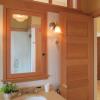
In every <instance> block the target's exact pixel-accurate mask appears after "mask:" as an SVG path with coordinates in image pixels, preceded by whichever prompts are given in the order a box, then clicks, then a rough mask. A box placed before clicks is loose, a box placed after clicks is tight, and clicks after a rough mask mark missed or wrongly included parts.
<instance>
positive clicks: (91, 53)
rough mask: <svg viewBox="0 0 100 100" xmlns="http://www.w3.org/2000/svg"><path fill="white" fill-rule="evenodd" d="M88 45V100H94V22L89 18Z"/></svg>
mask: <svg viewBox="0 0 100 100" xmlns="http://www.w3.org/2000/svg"><path fill="white" fill-rule="evenodd" d="M88 26H89V27H88V33H89V36H88V37H89V44H88V52H89V54H88V57H89V61H88V64H89V69H88V71H89V72H88V73H89V100H94V22H93V18H92V17H89V23H88Z"/></svg>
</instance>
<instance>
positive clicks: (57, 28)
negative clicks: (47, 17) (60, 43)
mask: <svg viewBox="0 0 100 100" xmlns="http://www.w3.org/2000/svg"><path fill="white" fill-rule="evenodd" d="M49 27H50V30H52V31H53V32H55V33H59V34H60V33H61V28H60V26H59V25H57V24H56V23H55V22H52V23H50V24H49Z"/></svg>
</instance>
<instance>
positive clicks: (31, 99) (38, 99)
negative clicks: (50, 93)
mask: <svg viewBox="0 0 100 100" xmlns="http://www.w3.org/2000/svg"><path fill="white" fill-rule="evenodd" d="M25 100H46V98H45V97H42V96H31V97H27V98H26V99H25Z"/></svg>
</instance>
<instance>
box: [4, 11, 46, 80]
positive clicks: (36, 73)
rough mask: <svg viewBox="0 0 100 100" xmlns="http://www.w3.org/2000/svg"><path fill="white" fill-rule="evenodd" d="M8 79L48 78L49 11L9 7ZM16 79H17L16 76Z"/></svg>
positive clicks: (7, 21) (6, 66)
mask: <svg viewBox="0 0 100 100" xmlns="http://www.w3.org/2000/svg"><path fill="white" fill-rule="evenodd" d="M6 14H7V18H6V19H7V20H6V24H7V34H6V38H7V41H6V44H5V45H6V46H7V48H6V53H5V54H6V55H5V56H6V57H7V60H6V59H5V60H6V62H5V63H6V65H5V69H6V75H5V76H6V77H5V79H6V80H10V81H16V80H17V81H20V80H21V81H22V80H25V79H26V78H27V79H31V80H37V79H43V78H46V77H47V41H46V14H45V13H39V12H26V11H19V10H11V9H7V10H6ZM15 78H16V79H15Z"/></svg>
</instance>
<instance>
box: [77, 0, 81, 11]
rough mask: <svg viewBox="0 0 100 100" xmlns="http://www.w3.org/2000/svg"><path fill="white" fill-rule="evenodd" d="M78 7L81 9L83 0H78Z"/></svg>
mask: <svg viewBox="0 0 100 100" xmlns="http://www.w3.org/2000/svg"><path fill="white" fill-rule="evenodd" d="M77 9H78V10H81V0H77Z"/></svg>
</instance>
